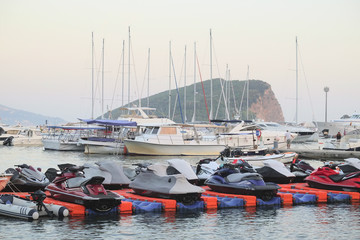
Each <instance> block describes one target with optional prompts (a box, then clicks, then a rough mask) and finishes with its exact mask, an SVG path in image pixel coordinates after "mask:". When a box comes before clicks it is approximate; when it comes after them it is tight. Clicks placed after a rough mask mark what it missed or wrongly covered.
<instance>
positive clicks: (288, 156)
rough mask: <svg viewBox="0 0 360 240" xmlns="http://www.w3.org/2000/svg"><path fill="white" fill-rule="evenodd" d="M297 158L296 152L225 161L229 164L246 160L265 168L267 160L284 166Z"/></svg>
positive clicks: (237, 157) (238, 157)
mask: <svg viewBox="0 0 360 240" xmlns="http://www.w3.org/2000/svg"><path fill="white" fill-rule="evenodd" d="M295 157H297V153H296V152H286V153H279V154H266V155H249V156H236V157H224V158H223V160H224V161H226V162H229V163H232V162H237V161H238V160H245V161H247V162H248V163H250V164H251V165H253V166H264V161H266V160H276V161H279V162H281V163H283V164H287V163H291V162H292V160H293V159H294V158H295Z"/></svg>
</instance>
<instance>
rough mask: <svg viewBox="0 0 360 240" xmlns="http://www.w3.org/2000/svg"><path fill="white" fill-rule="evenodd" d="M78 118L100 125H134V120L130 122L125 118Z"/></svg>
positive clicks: (135, 124)
mask: <svg viewBox="0 0 360 240" xmlns="http://www.w3.org/2000/svg"><path fill="white" fill-rule="evenodd" d="M79 120H81V121H83V122H86V123H87V124H94V123H96V124H100V125H111V126H129V127H133V126H134V127H136V126H137V123H136V122H131V121H127V120H110V119H80V118H79Z"/></svg>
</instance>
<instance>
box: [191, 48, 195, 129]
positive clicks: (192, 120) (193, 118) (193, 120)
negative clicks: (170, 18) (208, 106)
mask: <svg viewBox="0 0 360 240" xmlns="http://www.w3.org/2000/svg"><path fill="white" fill-rule="evenodd" d="M195 116H196V42H194V112H193V117H192V119H191V122H195V121H196V120H195Z"/></svg>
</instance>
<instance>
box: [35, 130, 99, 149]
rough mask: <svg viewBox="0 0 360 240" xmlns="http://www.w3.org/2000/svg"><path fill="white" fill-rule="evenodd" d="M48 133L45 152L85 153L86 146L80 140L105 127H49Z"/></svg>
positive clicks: (45, 138)
mask: <svg viewBox="0 0 360 240" xmlns="http://www.w3.org/2000/svg"><path fill="white" fill-rule="evenodd" d="M48 129H49V131H48V133H46V134H43V137H42V143H43V145H44V149H45V150H57V151H84V150H85V146H84V145H82V144H81V143H80V142H79V140H80V139H81V137H86V136H89V135H91V133H92V132H93V131H97V130H103V129H105V128H104V127H87V126H84V127H82V126H48Z"/></svg>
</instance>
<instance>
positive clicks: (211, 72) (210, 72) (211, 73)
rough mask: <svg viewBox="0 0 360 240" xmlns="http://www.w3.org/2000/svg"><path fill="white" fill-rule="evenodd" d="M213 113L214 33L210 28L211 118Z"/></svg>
mask: <svg viewBox="0 0 360 240" xmlns="http://www.w3.org/2000/svg"><path fill="white" fill-rule="evenodd" d="M212 113H213V79H212V35H211V29H210V116H209V117H210V119H212Z"/></svg>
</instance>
